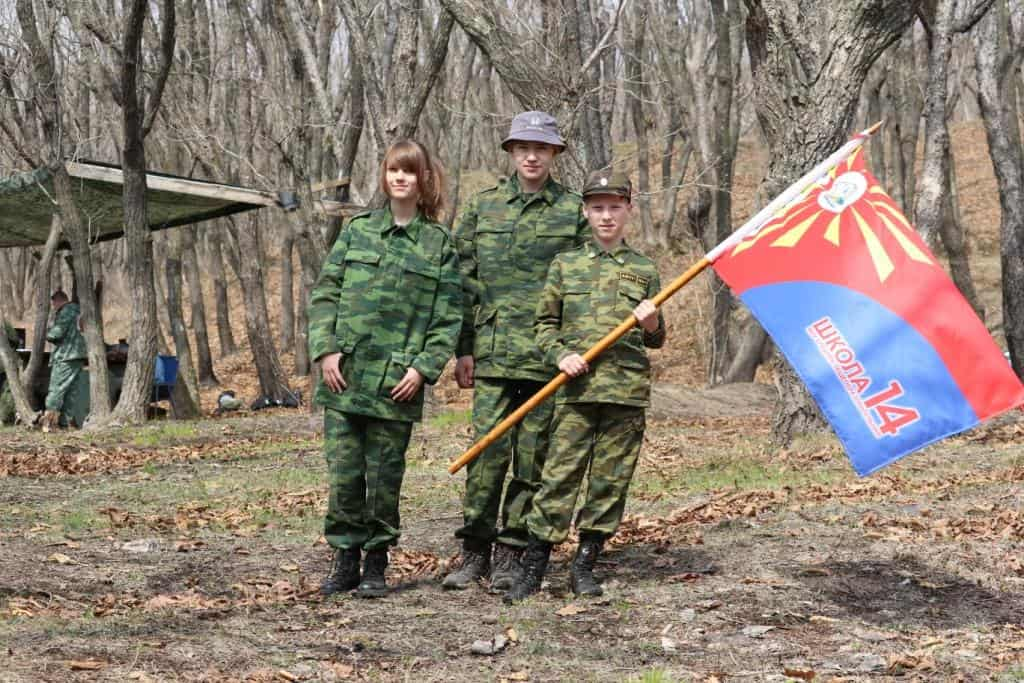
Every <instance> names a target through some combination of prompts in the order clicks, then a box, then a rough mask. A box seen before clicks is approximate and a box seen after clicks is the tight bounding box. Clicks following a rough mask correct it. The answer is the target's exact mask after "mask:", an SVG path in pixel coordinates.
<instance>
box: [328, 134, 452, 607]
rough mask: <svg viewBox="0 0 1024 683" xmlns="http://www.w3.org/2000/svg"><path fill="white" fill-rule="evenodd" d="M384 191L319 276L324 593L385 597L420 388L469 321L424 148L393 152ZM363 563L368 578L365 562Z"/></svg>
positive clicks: (385, 167) (407, 145)
mask: <svg viewBox="0 0 1024 683" xmlns="http://www.w3.org/2000/svg"><path fill="white" fill-rule="evenodd" d="M380 187H381V190H382V191H384V192H385V193H386V194H387V196H388V197H389V199H390V201H389V202H388V205H387V207H385V208H383V209H378V210H376V211H368V212H366V213H361V214H358V215H356V216H354V217H353V218H352V219H351V221H350V222H349V224H348V225H347V226H346V227H345V229H344V230H343V231H342V232H341V234H340V235H339V236H338V239H337V241H336V242H335V243H334V245H333V247H332V248H331V252H330V254H329V255H328V257H327V261H326V263H324V265H323V268H322V269H321V271H320V276H319V278H318V279H317V282H316V285H315V286H314V288H313V291H312V295H311V297H310V304H309V348H310V357H311V358H313V359H315V360H318V361H319V362H320V365H321V368H322V371H323V380H322V381H321V382H320V384H319V386H318V387H317V391H316V394H315V397H314V400H315V401H316V403H318V404H319V405H322V406H323V407H324V454H325V456H326V458H327V467H328V482H329V485H330V494H329V497H328V502H327V515H326V518H325V520H324V536H325V537H326V539H327V543H328V544H330V546H331V547H332V548H333V549H334V560H333V564H332V568H331V572H330V574H329V575H328V577H327V578H326V579H325V580H324V582H323V584H322V585H321V593H322V594H323V595H325V596H326V595H331V594H333V593H337V592H341V591H348V590H351V589H353V588H356V589H357V590H356V595H358V596H359V597H364V598H377V597H383V596H384V595H386V593H387V584H386V583H385V578H384V571H385V569H386V568H387V564H388V548H389V547H390V546H392V545H394V544H395V543H397V542H398V537H399V509H398V508H399V494H400V491H401V488H402V477H403V475H404V473H405V451H406V449H407V448H408V445H409V437H410V435H411V434H412V426H413V423H414V422H417V421H419V420H420V418H421V417H422V412H423V384H424V383H430V384H433V383H434V382H436V381H437V378H438V377H439V376H440V374H441V371H442V370H443V369H444V366H445V364H446V363H447V362H448V359H449V358H451V357H452V355H453V354H454V351H455V340H456V338H457V337H458V334H459V325H460V324H461V321H462V286H461V280H460V276H459V271H458V255H457V253H456V250H455V243H454V241H453V240H452V237H451V235H450V234H449V232H448V230H447V229H446V228H445V227H443V226H442V225H440V224H439V223H438V218H439V213H440V211H441V210H442V206H443V192H444V176H443V171H442V169H441V167H440V165H439V164H437V163H436V162H435V161H434V160H433V158H432V156H431V155H430V154H429V153H428V152H427V150H426V149H425V148H424V147H423V146H422V145H421V144H419V143H418V142H415V141H412V140H402V141H399V142H396V143H394V144H393V145H391V147H390V148H389V149H388V151H387V154H385V156H384V162H383V164H382V166H381V170H380ZM363 552H365V558H363V566H362V574H361V575H360V568H359V563H360V557H361V554H362V553H363Z"/></svg>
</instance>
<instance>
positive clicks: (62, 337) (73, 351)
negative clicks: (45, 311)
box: [46, 302, 88, 365]
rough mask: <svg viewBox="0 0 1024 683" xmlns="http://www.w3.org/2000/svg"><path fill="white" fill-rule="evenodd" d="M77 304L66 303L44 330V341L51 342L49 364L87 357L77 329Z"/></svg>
mask: <svg viewBox="0 0 1024 683" xmlns="http://www.w3.org/2000/svg"><path fill="white" fill-rule="evenodd" d="M79 315H80V309H79V308H78V304H73V303H70V302H68V303H66V304H64V305H63V306H61V307H60V310H58V311H57V315H56V316H54V319H53V325H51V326H50V329H48V330H47V331H46V341H48V342H50V343H51V344H53V352H52V353H50V365H54V364H56V363H62V362H64V361H69V360H85V359H86V358H88V354H87V353H86V348H85V337H83V336H82V332H81V331H80V330H79V329H78V316H79Z"/></svg>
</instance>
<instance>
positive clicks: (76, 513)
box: [58, 509, 101, 534]
mask: <svg viewBox="0 0 1024 683" xmlns="http://www.w3.org/2000/svg"><path fill="white" fill-rule="evenodd" d="M58 523H59V525H60V526H61V528H62V529H63V530H64V533H65V534H75V533H81V532H83V531H88V530H91V529H93V528H95V527H97V526H99V525H100V524H101V520H100V518H99V517H98V516H97V515H96V513H95V512H94V511H93V510H86V509H81V510H72V511H71V512H67V513H65V514H64V515H63V516H62V517H61V518H60V520H59V522H58Z"/></svg>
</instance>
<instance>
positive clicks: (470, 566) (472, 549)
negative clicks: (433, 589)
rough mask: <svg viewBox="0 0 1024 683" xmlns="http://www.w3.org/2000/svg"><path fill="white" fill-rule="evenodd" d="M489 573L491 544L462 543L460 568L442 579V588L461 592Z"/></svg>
mask: <svg viewBox="0 0 1024 683" xmlns="http://www.w3.org/2000/svg"><path fill="white" fill-rule="evenodd" d="M490 572H491V544H490V543H481V544H474V543H473V542H471V541H468V540H467V541H463V544H462V566H461V567H459V568H458V569H456V570H455V571H453V572H452V573H451V574H449V575H448V576H446V577H444V581H442V582H441V586H442V587H443V588H449V589H456V590H463V589H464V588H469V587H470V586H471V585H472V584H473V583H475V582H476V580H477V579H481V578H483V577H485V576H487V575H488V574H489V573H490Z"/></svg>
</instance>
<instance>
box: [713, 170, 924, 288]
mask: <svg viewBox="0 0 1024 683" xmlns="http://www.w3.org/2000/svg"><path fill="white" fill-rule="evenodd" d="M863 163H864V162H863V158H862V157H861V155H860V150H858V151H857V152H856V153H854V154H852V155H851V156H850V157H849V158H847V159H846V160H845V161H843V162H842V163H840V164H838V165H836V166H834V167H833V168H832V169H831V170H830V171H829V172H828V173H827V174H826V175H825V177H824V178H823V179H822V180H821V181H819V182H818V183H817V184H813V185H811V186H810V187H809V188H808V189H807V190H806V191H805V192H803V193H802V194H801V195H800V196H799V197H798V198H797V199H795V200H794V201H793V202H792V203H791V204H790V205H789V206H787V207H786V208H784V209H783V210H781V211H779V212H778V213H777V214H775V216H773V217H772V218H771V220H769V221H768V222H767V223H765V224H764V226H762V227H761V229H760V230H758V231H757V232H756V233H754V234H753V235H751V236H750V237H748V238H747V239H745V240H743V241H741V242H740V243H739V244H737V245H736V246H735V247H734V248H733V251H732V254H733V255H734V256H735V255H736V254H739V253H741V252H743V251H746V250H747V249H750V248H751V247H753V246H755V245H756V244H758V243H760V242H761V241H762V240H764V239H767V238H771V241H770V243H769V244H770V246H771V247H777V248H780V249H786V248H793V247H796V246H797V245H798V244H799V243H800V242H801V240H804V239H823V240H826V241H827V242H829V243H831V244H832V245H833V246H835V247H840V246H842V245H843V243H844V240H849V239H854V238H855V236H859V237H860V239H861V240H863V243H864V247H865V248H866V249H867V252H868V254H869V255H870V257H871V262H872V264H873V266H874V269H875V273H876V275H877V276H878V279H879V281H880V282H885V281H886V280H887V279H888V278H889V276H890V275H892V273H893V271H894V270H895V269H896V268H897V266H896V265H895V264H894V261H895V262H899V261H900V260H901V259H893V257H892V254H891V250H893V249H899V250H902V251H903V252H904V253H905V254H906V255H907V257H909V258H910V259H911V260H913V261H916V262H918V263H922V264H927V265H931V266H934V267H936V268H938V267H939V265H938V264H937V263H936V262H935V261H934V259H932V258H931V257H930V256H929V255H927V254H926V253H924V252H923V251H922V250H921V249H920V248H918V246H917V245H916V244H915V243H914V241H913V240H912V239H911V238H909V237H908V236H907V233H908V232H913V228H912V227H911V226H910V224H909V223H908V222H907V220H906V218H904V217H903V214H902V212H901V211H900V209H899V207H897V206H896V204H895V203H894V202H893V200H892V198H891V197H890V196H889V195H888V194H886V192H885V190H884V189H882V187H881V186H880V185H878V184H877V181H875V179H874V178H871V177H870V176H868V175H866V174H864V173H861V172H860V169H861V168H862V167H863ZM869 178H870V181H869ZM869 182H870V183H871V184H870V185H869V184H868V183H869ZM883 236H884V237H885V239H883Z"/></svg>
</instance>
